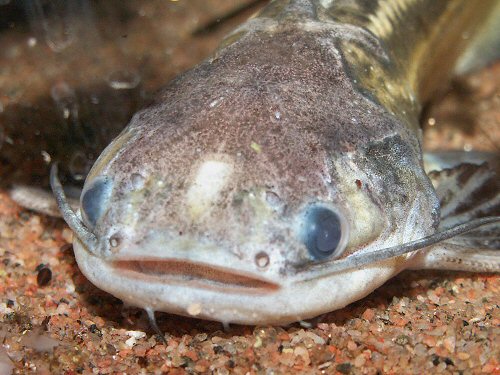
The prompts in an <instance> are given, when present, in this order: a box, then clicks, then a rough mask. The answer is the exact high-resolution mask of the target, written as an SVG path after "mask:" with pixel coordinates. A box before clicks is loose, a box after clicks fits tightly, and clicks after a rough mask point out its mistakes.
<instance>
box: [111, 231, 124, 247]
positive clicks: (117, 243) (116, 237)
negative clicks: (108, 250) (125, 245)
mask: <svg viewBox="0 0 500 375" xmlns="http://www.w3.org/2000/svg"><path fill="white" fill-rule="evenodd" d="M121 242H122V238H121V237H120V236H119V235H118V234H113V235H112V236H111V237H110V238H109V245H110V246H111V247H118V246H120V244H121Z"/></svg>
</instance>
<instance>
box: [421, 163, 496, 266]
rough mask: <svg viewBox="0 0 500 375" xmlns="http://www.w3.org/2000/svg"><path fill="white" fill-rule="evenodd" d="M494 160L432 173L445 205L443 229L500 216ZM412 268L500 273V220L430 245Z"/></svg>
mask: <svg viewBox="0 0 500 375" xmlns="http://www.w3.org/2000/svg"><path fill="white" fill-rule="evenodd" d="M487 155H493V154H487ZM458 156H460V155H458ZM464 156H466V155H464ZM476 156H477V155H476ZM435 160H437V159H435ZM492 160H493V161H494V160H495V158H491V159H490V162H484V163H482V164H481V165H476V164H470V163H462V164H459V165H457V166H454V167H452V168H445V169H443V170H440V171H432V172H429V178H430V179H431V181H432V184H433V185H434V188H435V189H436V193H437V196H438V198H439V201H440V204H441V222H440V225H439V230H444V229H446V228H450V227H453V226H455V225H457V224H459V223H465V222H468V221H470V220H473V219H476V218H480V217H487V216H499V215H500V179H499V174H498V168H497V166H496V165H495V166H494V164H496V163H495V162H492ZM496 160H498V159H496ZM411 268H413V269H447V270H460V271H473V272H500V223H498V222H497V223H492V224H489V225H485V226H482V227H480V228H477V229H475V230H473V231H470V232H467V233H465V234H462V235H459V236H456V237H453V238H450V239H448V240H446V241H443V242H440V243H438V244H436V245H433V246H431V247H429V248H428V249H426V250H424V251H422V252H421V253H420V254H418V255H417V257H416V258H415V263H414V264H413V265H412V267H411Z"/></svg>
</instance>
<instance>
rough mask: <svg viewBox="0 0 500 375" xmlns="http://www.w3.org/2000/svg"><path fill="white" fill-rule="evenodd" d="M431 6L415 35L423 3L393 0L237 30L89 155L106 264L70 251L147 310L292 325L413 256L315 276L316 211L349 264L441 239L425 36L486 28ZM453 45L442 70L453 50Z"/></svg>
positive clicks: (274, 10) (89, 215)
mask: <svg viewBox="0 0 500 375" xmlns="http://www.w3.org/2000/svg"><path fill="white" fill-rule="evenodd" d="M415 3H416V2H415ZM423 3H429V4H430V3H432V4H434V5H433V9H434V11H436V12H437V14H436V15H435V18H433V19H429V20H426V19H425V18H419V20H420V21H419V22H421V23H424V25H422V27H421V28H416V26H415V28H413V29H410V30H409V31H408V32H409V33H410V36H411V37H409V38H408V39H407V40H408V45H406V44H405V43H404V41H400V42H399V44H397V42H395V41H394V40H395V39H394V35H395V34H398V33H401V32H402V27H401V23H402V22H403V21H404V20H405V19H407V18H408V17H421V15H423V14H426V9H425V4H424V5H422V4H420V5H418V4H417V5H415V4H414V2H412V1H399V2H395V3H392V5H391V6H393V5H394V4H396V5H401V4H402V5H404V6H402V7H400V8H401V9H399V10H398V11H397V12H395V13H394V12H392V13H390V12H388V11H387V9H386V10H384V7H386V8H387V7H388V6H387V4H385V2H382V1H379V2H362V1H359V2H349V3H345V2H341V1H338V2H337V1H305V0H304V1H274V2H272V3H271V4H270V5H269V6H268V8H266V9H265V10H264V11H263V12H262V13H261V15H260V16H259V17H257V18H254V19H252V20H250V21H248V22H247V23H246V24H244V25H242V26H241V27H240V28H239V29H238V30H236V31H235V32H234V33H233V34H232V35H231V36H229V37H228V38H227V41H226V42H225V43H224V45H223V47H221V49H219V50H218V51H217V52H216V54H215V55H214V56H213V57H212V58H211V59H209V60H207V61H205V62H203V63H202V64H200V65H199V66H197V67H196V68H194V69H193V70H191V71H189V72H187V73H185V74H183V75H181V76H180V77H178V78H177V79H175V80H174V81H173V82H171V83H170V84H169V85H168V87H167V88H166V89H165V90H164V91H163V92H162V93H161V94H160V95H159V97H158V99H157V100H156V102H155V104H153V105H152V106H151V107H149V108H147V109H145V110H143V111H141V112H139V113H137V114H136V115H135V116H134V118H133V119H132V121H131V123H130V124H129V126H128V127H127V128H126V129H125V130H124V131H123V132H122V134H121V135H120V136H119V137H118V138H117V139H115V140H114V141H113V143H112V144H111V145H110V146H108V148H107V149H106V150H105V151H104V152H103V154H102V155H101V156H100V158H99V160H98V161H97V162H96V164H95V166H94V167H93V169H92V171H91V173H90V175H89V177H88V178H87V181H86V184H85V187H84V192H83V194H82V197H83V198H82V199H83V201H84V204H83V208H84V209H83V210H82V217H83V222H84V224H85V225H86V226H87V227H88V228H89V229H90V230H91V231H92V232H93V233H94V234H95V235H96V236H97V238H98V240H99V246H98V247H97V248H96V249H92V251H93V252H94V254H98V256H96V255H93V254H91V252H89V251H88V249H86V248H85V246H83V244H82V243H81V242H80V241H79V240H78V239H77V238H75V244H74V245H75V246H74V249H75V254H76V257H77V261H78V263H79V265H80V267H81V269H82V271H83V272H84V274H85V275H86V276H87V277H88V278H89V279H90V280H91V281H92V282H93V283H95V284H96V285H97V286H99V287H101V288H102V289H104V290H106V291H108V292H110V293H112V294H114V295H115V296H117V297H119V298H121V299H123V300H124V301H126V302H128V303H130V304H132V305H135V306H140V307H143V308H146V309H149V310H156V311H158V310H160V311H167V312H173V313H177V314H183V315H194V316H198V317H201V318H207V319H213V320H219V321H222V322H230V323H253V324H256V323H278V324H284V323H288V322H292V321H296V320H300V319H305V318H309V317H313V316H315V315H318V314H320V313H323V312H327V311H331V310H334V309H337V308H341V307H343V306H345V305H347V304H349V303H351V302H353V301H355V300H357V299H359V298H361V297H363V296H365V295H367V294H368V293H370V292H371V291H373V290H374V289H375V288H376V287H378V286H379V285H381V284H382V283H383V282H385V281H386V280H387V279H389V278H390V277H392V276H393V275H395V274H396V273H398V272H400V271H401V270H402V269H404V268H406V267H408V266H411V265H412V262H411V259H412V256H411V255H410V256H402V257H398V258H395V259H389V260H386V261H383V262H378V263H376V264H372V265H368V266H365V267H363V268H362V269H353V270H347V271H343V272H339V273H336V274H334V275H330V276H329V277H322V278H314V274H312V275H310V277H309V278H306V279H307V281H304V277H303V275H304V274H307V271H308V268H309V267H311V266H312V265H314V264H317V263H318V261H317V260H315V259H313V258H312V257H311V255H310V254H309V253H308V251H307V249H306V247H305V245H304V243H303V241H302V239H301V233H302V230H303V227H304V225H305V224H304V210H305V209H307V208H308V207H310V206H311V205H313V204H316V205H319V206H321V207H327V208H330V209H332V210H334V211H335V212H337V213H338V214H339V216H340V217H341V218H342V230H343V238H342V241H341V245H339V246H345V251H344V252H343V254H342V255H341V257H345V256H348V255H349V254H353V253H356V252H369V251H374V250H376V249H379V248H385V247H389V246H392V245H396V244H401V243H405V242H409V241H412V240H415V239H419V238H421V237H424V236H426V235H429V234H432V233H434V232H435V231H436V228H437V226H438V224H439V202H438V199H437V197H436V194H435V192H434V189H433V187H432V185H431V183H430V181H429V179H428V177H427V176H426V174H425V172H424V170H423V168H422V160H421V145H420V136H419V129H418V114H419V111H420V101H419V100H420V99H425V97H426V95H427V94H428V92H430V89H429V87H430V86H429V85H428V84H427V83H426V82H427V80H426V79H427V77H428V76H429V74H427V73H425V72H429V69H427V68H425V69H424V68H423V67H422V61H423V60H422V61H420V62H419V61H418V59H417V57H415V56H416V55H414V53H415V50H416V49H417V50H418V49H419V48H421V46H422V43H423V42H422V41H426V43H427V45H431V46H432V45H433V46H439V43H440V42H436V40H437V36H436V35H435V32H434V31H435V30H434V29H433V27H434V26H435V25H436V24H437V25H438V26H439V25H441V24H440V23H439V22H442V19H440V18H439V17H444V18H446V21H447V22H448V24H449V25H448V27H449V29H450V30H451V31H450V34H448V33H447V32H446V31H443V30H442V25H441V26H439V27H441V31H443V34H441V35H440V36H439V39H440V40H445V41H446V43H450V42H451V41H453V38H455V40H456V41H459V40H461V38H460V36H456V35H455V36H453V33H455V34H456V28H458V27H463V25H464V22H463V19H461V18H463V17H462V15H463V14H465V13H467V12H469V13H467V14H469V17H468V18H467V19H468V20H469V21H470V24H471V26H472V25H474V24H475V23H476V22H475V21H474V20H475V18H474V17H475V16H474V15H472V13H470V10H468V9H459V10H457V9H455V10H453V9H450V8H456V6H455V5H454V6H451V5H449V3H448V2H445V1H443V2H441V1H431V2H425V1H424V2H423ZM454 3H455V4H456V3H460V6H464V4H465V3H467V1H466V2H459V1H457V2H454ZM484 3H485V4H486V3H487V2H486V1H485V2H484ZM368 4H370V5H368ZM436 4H437V5H436ZM368 7H369V8H370V9H368ZM351 8H352V9H351ZM389 8H390V7H389ZM396 8H397V7H396ZM476 8H478V7H476ZM349 12H350V13H349ZM360 12H361V14H363V15H364V16H363V17H364V18H363V17H361V18H360ZM362 12H364V13H362ZM377 12H378V13H377ZM384 12H385V13H384ZM398 12H399V13H398ZM416 12H417V14H416ZM418 12H420V13H418ZM450 12H451V13H450ZM464 12H465V13H464ZM481 12H482V10H477V13H478V14H481ZM387 14H392V16H394V17H393V18H391V17H388V19H389V21H388V22H389V23H387V22H386V23H385V24H384V23H380V22H379V21H380V19H381V17H382V16H384V15H385V16H387ZM474 14H475V13H474ZM368 16H373V17H375V18H373V19H370V17H368ZM459 16H460V17H459ZM377 17H378V18H377ZM386 18H387V17H386ZM455 18H456V19H457V22H462V26H460V24H457V25H455V23H453V21H454V19H455ZM363 19H364V21H363ZM373 20H375V21H377V20H378V21H377V22H379V23H377V22H374V21H373ZM469 21H467V22H469ZM380 25H385V27H386V29H387V30H386V29H384V27H382V26H380ZM377 27H378V29H377ZM377 30H379V32H378V33H377ZM391 38H392V39H391ZM432 43H435V44H432ZM436 43H437V44H436ZM457 45H458V42H457ZM403 46H404V48H403ZM398 53H400V54H399V55H398ZM434 55H439V54H437V53H435V54H434ZM448 55H449V56H448ZM448 55H447V57H449V60H447V61H446V62H442V64H440V65H438V66H439V67H440V68H441V67H444V70H447V69H449V67H451V66H452V62H453V61H454V60H455V58H456V57H457V56H458V52H454V53H453V54H451V53H449V54H448ZM411 56H413V57H414V58H415V59H416V60H415V61H416V63H415V64H417V63H418V64H420V65H418V64H417V65H415V64H413V63H408V59H410V57H411ZM412 61H413V60H412ZM368 62H371V64H370V66H371V67H372V68H371V69H370V66H368V65H366V64H367V63H368ZM367 69H368V70H367ZM424 73H425V74H424ZM385 77H387V78H385ZM102 181H106V184H105V185H100V184H101V183H102ZM95 186H106V188H105V189H104V193H100V194H97V193H95V192H92V189H93V188H94V187H95ZM86 194H87V199H88V202H92V204H93V207H94V208H93V209H92V210H90V211H92V212H85V207H86V204H85V199H86V198H85V197H86ZM87 206H88V203H87ZM332 260H333V259H328V260H326V261H324V262H329V261H332ZM299 280H300V281H299Z"/></svg>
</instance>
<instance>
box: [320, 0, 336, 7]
mask: <svg viewBox="0 0 500 375" xmlns="http://www.w3.org/2000/svg"><path fill="white" fill-rule="evenodd" d="M319 3H320V4H321V6H322V7H323V8H330V7H331V6H332V3H333V0H320V1H319Z"/></svg>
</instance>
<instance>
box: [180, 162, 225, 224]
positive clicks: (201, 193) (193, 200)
mask: <svg viewBox="0 0 500 375" xmlns="http://www.w3.org/2000/svg"><path fill="white" fill-rule="evenodd" d="M232 170H233V168H232V165H231V164H229V163H226V162H223V161H216V160H208V161H205V162H204V163H203V164H202V165H201V166H200V167H199V169H198V171H197V173H196V176H195V179H194V182H193V184H192V185H191V186H190V187H189V190H188V192H187V197H186V198H187V205H188V207H189V209H190V212H191V215H192V216H199V215H200V214H202V213H204V212H206V211H208V210H209V209H210V207H211V206H213V205H214V204H215V202H216V200H217V198H218V196H219V193H220V191H221V190H222V189H223V188H224V186H225V185H226V183H227V181H228V179H229V177H230V175H231V173H232Z"/></svg>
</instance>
